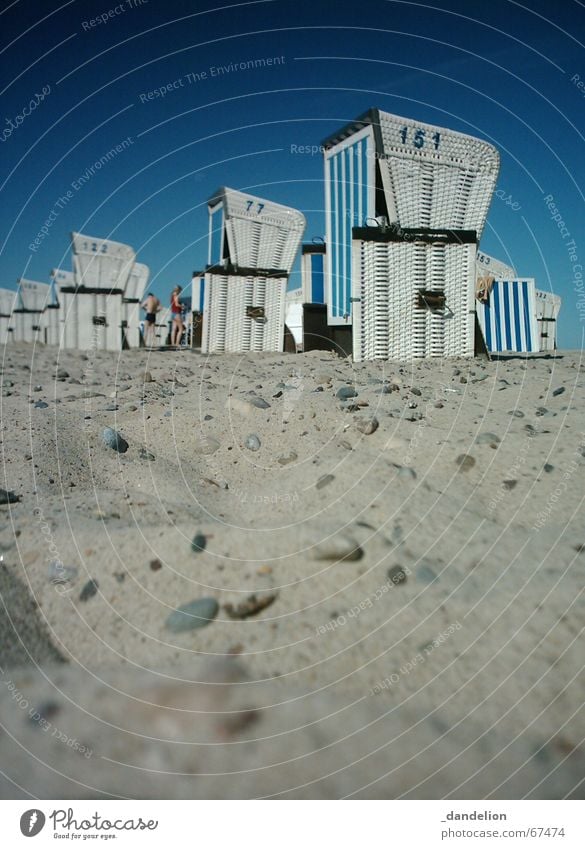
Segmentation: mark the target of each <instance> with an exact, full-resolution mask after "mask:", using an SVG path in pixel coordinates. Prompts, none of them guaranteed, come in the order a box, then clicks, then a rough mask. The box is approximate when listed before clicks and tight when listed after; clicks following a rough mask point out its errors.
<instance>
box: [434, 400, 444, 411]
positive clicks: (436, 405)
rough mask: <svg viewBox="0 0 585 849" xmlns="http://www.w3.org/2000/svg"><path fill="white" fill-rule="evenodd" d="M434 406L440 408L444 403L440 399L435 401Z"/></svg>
mask: <svg viewBox="0 0 585 849" xmlns="http://www.w3.org/2000/svg"><path fill="white" fill-rule="evenodd" d="M434 406H435V407H436V408H437V410H442V409H443V407H444V406H445V405H444V404H443V402H442V401H435V403H434Z"/></svg>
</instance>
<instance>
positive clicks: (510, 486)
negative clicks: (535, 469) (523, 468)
mask: <svg viewBox="0 0 585 849" xmlns="http://www.w3.org/2000/svg"><path fill="white" fill-rule="evenodd" d="M517 483H518V481H515V480H509V481H503V484H504V487H505V488H506V489H507V490H511V489H514V487H515V486H516V484H517Z"/></svg>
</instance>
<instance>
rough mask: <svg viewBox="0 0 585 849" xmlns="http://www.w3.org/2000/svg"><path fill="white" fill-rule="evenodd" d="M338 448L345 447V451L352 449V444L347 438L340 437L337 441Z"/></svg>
mask: <svg viewBox="0 0 585 849" xmlns="http://www.w3.org/2000/svg"><path fill="white" fill-rule="evenodd" d="M339 447H340V448H345V450H346V451H353V445H352V444H351V442H348V441H347V439H341V440H340V442H339Z"/></svg>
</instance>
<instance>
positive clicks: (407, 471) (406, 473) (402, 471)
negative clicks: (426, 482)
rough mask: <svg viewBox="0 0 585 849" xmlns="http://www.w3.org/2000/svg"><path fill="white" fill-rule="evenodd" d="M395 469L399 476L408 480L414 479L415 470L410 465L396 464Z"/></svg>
mask: <svg viewBox="0 0 585 849" xmlns="http://www.w3.org/2000/svg"><path fill="white" fill-rule="evenodd" d="M396 469H397V472H396V474H397V476H398V477H399V478H403V479H404V480H410V481H413V480H416V472H415V471H414V469H411V468H410V466H397V467H396Z"/></svg>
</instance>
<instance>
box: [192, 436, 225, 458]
mask: <svg viewBox="0 0 585 849" xmlns="http://www.w3.org/2000/svg"><path fill="white" fill-rule="evenodd" d="M220 447H221V446H220V443H219V442H218V441H217V439H214V437H213V436H197V437H196V439H195V444H194V446H193V448H194V451H195V453H196V454H204V455H209V454H215V452H216V451H217V450H218V449H219V448H220Z"/></svg>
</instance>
